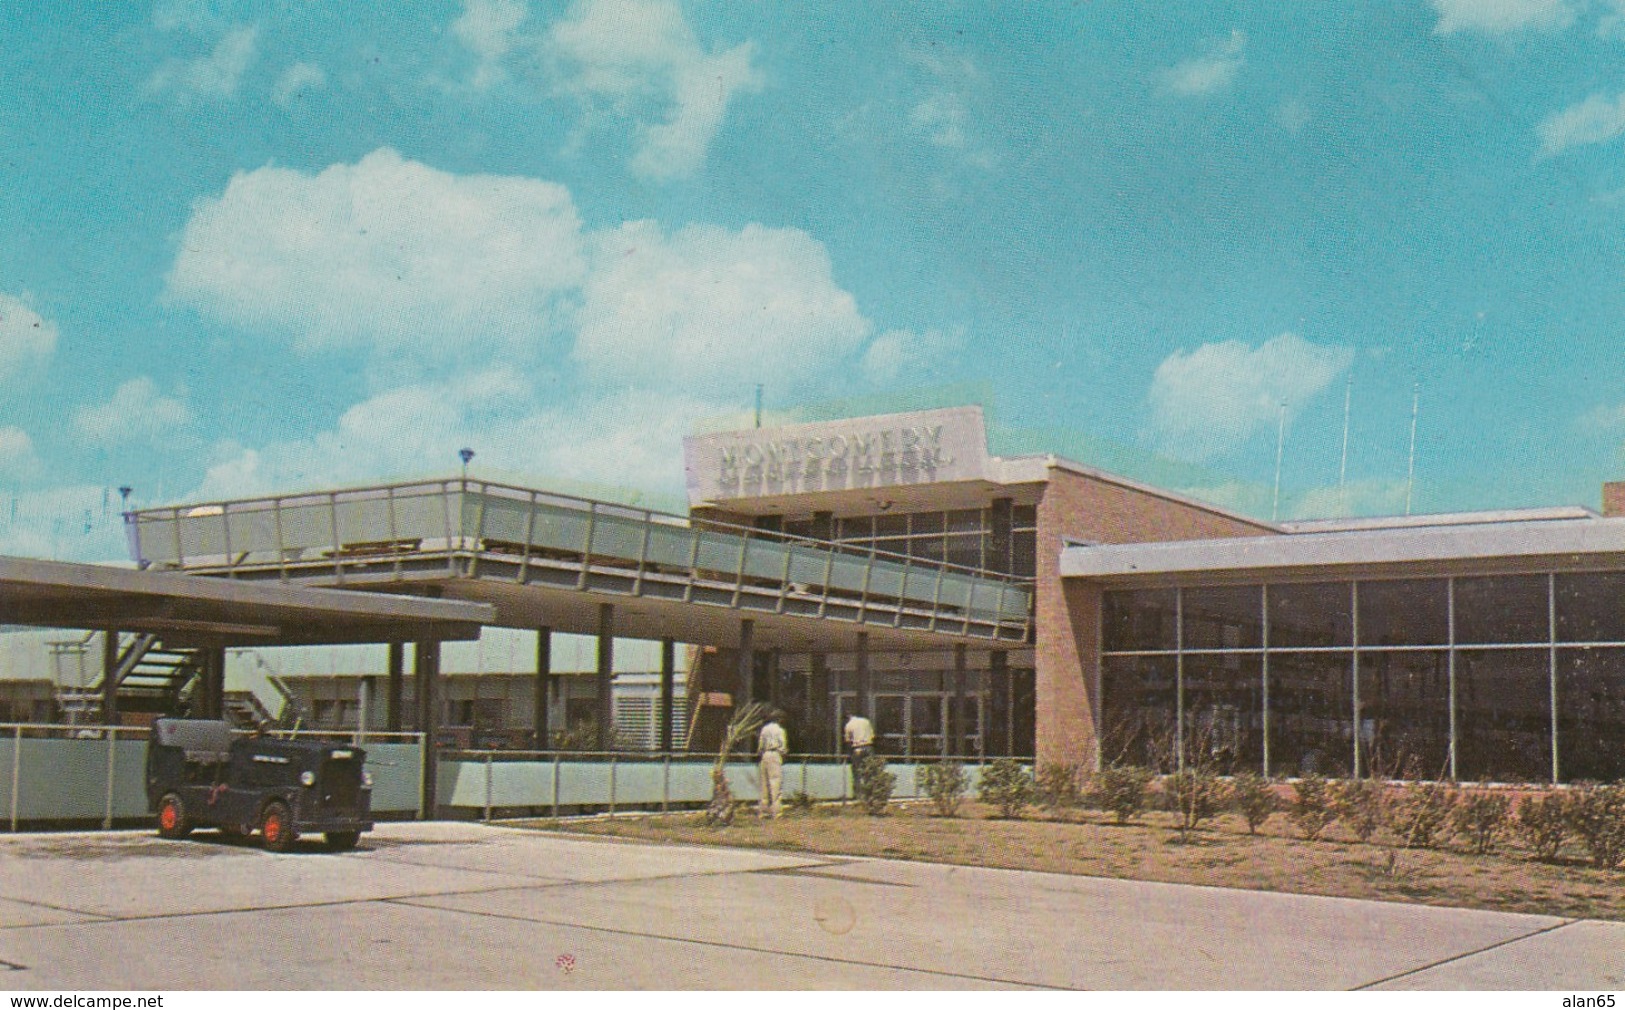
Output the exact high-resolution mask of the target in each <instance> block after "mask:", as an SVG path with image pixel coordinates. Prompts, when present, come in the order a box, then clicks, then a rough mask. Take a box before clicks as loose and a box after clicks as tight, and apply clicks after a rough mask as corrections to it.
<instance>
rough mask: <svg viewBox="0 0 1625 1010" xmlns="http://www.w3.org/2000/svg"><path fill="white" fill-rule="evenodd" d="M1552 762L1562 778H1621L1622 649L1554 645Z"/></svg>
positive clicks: (1624, 754)
mask: <svg viewBox="0 0 1625 1010" xmlns="http://www.w3.org/2000/svg"><path fill="white" fill-rule="evenodd" d="M1557 763H1558V772H1559V774H1561V775H1562V777H1563V781H1565V782H1579V781H1581V780H1585V779H1590V780H1592V781H1596V782H1612V781H1614V780H1616V779H1621V778H1625V649H1561V650H1559V651H1558V653H1557Z"/></svg>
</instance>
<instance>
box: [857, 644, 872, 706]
mask: <svg viewBox="0 0 1625 1010" xmlns="http://www.w3.org/2000/svg"><path fill="white" fill-rule="evenodd" d="M857 661H858V669H857V681H858V698H857V711H858V714H859V715H861V716H863V717H864V718H865V719H869V720H871V721H872V720H873V719H874V717H875V715H874V704H873V702H872V700H871V687H872V685H871V683H870V682H871V680H872V678H871V677H870V675H869V633H868V632H867V631H860V632H858V655H857Z"/></svg>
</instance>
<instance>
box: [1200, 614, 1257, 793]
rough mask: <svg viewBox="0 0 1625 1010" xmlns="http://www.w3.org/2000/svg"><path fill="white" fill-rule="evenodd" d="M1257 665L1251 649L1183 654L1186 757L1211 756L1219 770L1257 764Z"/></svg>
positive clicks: (1244, 768)
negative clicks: (1246, 652)
mask: <svg viewBox="0 0 1625 1010" xmlns="http://www.w3.org/2000/svg"><path fill="white" fill-rule="evenodd" d="M1253 591H1254V592H1255V593H1256V592H1257V587H1256V586H1255V587H1254V590H1253ZM1262 667H1263V661H1262V659H1261V658H1260V657H1259V656H1257V655H1211V654H1209V655H1202V656H1186V657H1185V677H1184V683H1185V759H1186V760H1187V761H1190V762H1195V763H1200V762H1204V761H1211V762H1212V763H1213V764H1214V765H1215V766H1216V767H1217V769H1218V771H1219V773H1220V774H1222V775H1232V774H1235V773H1236V772H1240V771H1251V772H1257V771H1262V770H1263V766H1264V684H1263V679H1262V677H1261V675H1260V671H1261V670H1262Z"/></svg>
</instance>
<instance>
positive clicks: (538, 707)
mask: <svg viewBox="0 0 1625 1010" xmlns="http://www.w3.org/2000/svg"><path fill="white" fill-rule="evenodd" d="M552 691H553V629H552V628H547V627H542V628H537V629H536V697H535V700H534V701H533V702H532V704H531V718H530V727H531V734H532V738H533V745H534V746H535V748H536V749H537V750H547V749H548V743H549V740H548V735H547V703H548V701H549V700H550V695H551V693H552Z"/></svg>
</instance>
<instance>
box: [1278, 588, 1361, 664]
mask: <svg viewBox="0 0 1625 1010" xmlns="http://www.w3.org/2000/svg"><path fill="white" fill-rule="evenodd" d="M1352 593H1353V589H1352V587H1351V586H1350V584H1349V583H1347V582H1302V583H1292V584H1286V585H1278V586H1270V587H1269V608H1270V648H1272V649H1313V648H1317V647H1323V646H1342V647H1344V648H1347V647H1348V646H1350V645H1353V644H1354V618H1353V609H1352V608H1353V604H1352V602H1351V601H1352V599H1353V596H1352Z"/></svg>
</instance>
